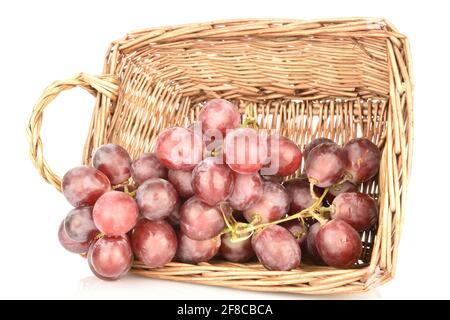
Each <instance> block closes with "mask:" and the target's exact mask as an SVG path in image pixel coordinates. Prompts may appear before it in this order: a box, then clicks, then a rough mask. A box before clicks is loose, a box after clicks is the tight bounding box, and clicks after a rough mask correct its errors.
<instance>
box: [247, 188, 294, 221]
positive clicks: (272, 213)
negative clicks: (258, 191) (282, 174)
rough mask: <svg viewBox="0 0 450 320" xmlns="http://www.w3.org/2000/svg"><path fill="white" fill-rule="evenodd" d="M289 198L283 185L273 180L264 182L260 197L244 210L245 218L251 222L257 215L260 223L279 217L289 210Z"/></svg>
mask: <svg viewBox="0 0 450 320" xmlns="http://www.w3.org/2000/svg"><path fill="white" fill-rule="evenodd" d="M290 201H291V199H290V198H289V195H288V194H287V192H286V190H285V189H284V187H283V186H282V185H280V184H277V183H273V182H267V181H266V182H264V186H263V196H262V197H261V199H260V200H259V201H258V202H256V203H255V204H253V205H252V206H250V207H249V208H247V209H246V210H244V216H245V219H247V221H248V222H252V221H253V219H254V217H255V215H258V216H259V218H260V222H261V223H267V222H271V221H275V220H278V219H281V218H282V217H283V216H284V215H285V214H286V213H287V212H288V211H289V203H290Z"/></svg>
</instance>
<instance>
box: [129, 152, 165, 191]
mask: <svg viewBox="0 0 450 320" xmlns="http://www.w3.org/2000/svg"><path fill="white" fill-rule="evenodd" d="M131 176H132V177H133V180H134V181H135V182H136V183H137V184H138V185H141V184H143V183H144V182H145V181H146V180H148V179H154V178H161V179H166V178H167V169H166V168H165V167H164V166H163V165H162V164H161V162H159V160H158V157H157V156H156V155H155V154H154V153H143V154H141V155H140V156H139V158H137V159H136V160H134V161H133V162H132V163H131Z"/></svg>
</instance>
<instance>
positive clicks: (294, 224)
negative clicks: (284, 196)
mask: <svg viewBox="0 0 450 320" xmlns="http://www.w3.org/2000/svg"><path fill="white" fill-rule="evenodd" d="M280 226H282V227H283V228H285V229H286V230H288V231H289V232H290V233H291V234H292V235H293V236H294V238H295V240H297V243H298V244H299V245H300V247H301V246H302V245H303V243H304V242H306V237H307V233H308V232H307V230H306V227H305V226H303V224H302V223H301V222H300V221H298V220H297V219H296V220H290V221H286V222H283V223H280Z"/></svg>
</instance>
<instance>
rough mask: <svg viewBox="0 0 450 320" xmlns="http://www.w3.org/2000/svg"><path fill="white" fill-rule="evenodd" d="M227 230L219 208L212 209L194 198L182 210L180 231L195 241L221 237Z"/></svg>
mask: <svg viewBox="0 0 450 320" xmlns="http://www.w3.org/2000/svg"><path fill="white" fill-rule="evenodd" d="M224 228H225V222H224V220H223V216H222V213H221V211H220V209H219V208H217V207H211V206H209V205H207V204H205V203H203V202H202V201H200V199H198V198H197V197H192V198H190V199H189V200H187V201H186V202H185V203H184V204H183V205H182V206H181V208H180V229H181V231H183V233H184V234H185V235H186V236H188V237H189V238H191V239H193V240H207V239H211V238H213V237H215V236H217V235H219V234H220V233H221V232H222V231H223V229H224Z"/></svg>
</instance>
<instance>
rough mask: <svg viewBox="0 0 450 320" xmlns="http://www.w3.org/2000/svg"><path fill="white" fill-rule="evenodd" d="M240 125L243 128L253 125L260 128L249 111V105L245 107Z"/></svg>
mask: <svg viewBox="0 0 450 320" xmlns="http://www.w3.org/2000/svg"><path fill="white" fill-rule="evenodd" d="M241 127H243V128H248V127H253V128H254V129H260V128H261V127H260V125H259V123H258V120H257V119H256V118H255V117H253V116H252V115H251V111H250V108H249V107H247V108H246V109H245V120H244V122H242V125H241Z"/></svg>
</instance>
